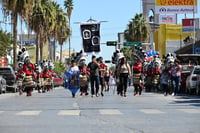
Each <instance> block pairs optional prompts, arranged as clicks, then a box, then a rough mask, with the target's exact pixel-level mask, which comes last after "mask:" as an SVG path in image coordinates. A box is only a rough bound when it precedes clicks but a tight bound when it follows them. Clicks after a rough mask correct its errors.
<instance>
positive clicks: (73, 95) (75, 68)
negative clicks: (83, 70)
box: [69, 60, 79, 98]
mask: <svg viewBox="0 0 200 133" xmlns="http://www.w3.org/2000/svg"><path fill="white" fill-rule="evenodd" d="M69 71H72V72H75V71H79V68H78V66H77V65H76V62H75V61H74V60H72V61H71V67H70V68H69ZM72 97H73V98H74V97H75V94H74V93H72Z"/></svg>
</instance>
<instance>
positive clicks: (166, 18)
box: [159, 15, 177, 24]
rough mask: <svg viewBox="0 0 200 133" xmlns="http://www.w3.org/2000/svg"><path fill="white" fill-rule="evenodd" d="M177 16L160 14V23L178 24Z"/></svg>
mask: <svg viewBox="0 0 200 133" xmlns="http://www.w3.org/2000/svg"><path fill="white" fill-rule="evenodd" d="M176 23H177V17H176V15H160V16H159V24H176Z"/></svg>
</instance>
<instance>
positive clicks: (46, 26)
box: [27, 0, 56, 62]
mask: <svg viewBox="0 0 200 133" xmlns="http://www.w3.org/2000/svg"><path fill="white" fill-rule="evenodd" d="M33 10H34V11H33V13H32V14H31V15H30V16H29V17H28V22H27V23H28V26H29V27H30V28H31V29H32V30H34V31H35V32H36V33H37V37H36V62H38V61H39V60H43V47H44V44H45V43H46V42H47V41H49V42H50V41H51V39H50V37H51V36H50V34H51V32H52V30H53V27H54V26H55V25H56V22H55V20H54V18H55V14H54V7H53V6H52V2H51V1H49V0H38V1H35V4H34V7H33ZM39 52H40V59H39Z"/></svg>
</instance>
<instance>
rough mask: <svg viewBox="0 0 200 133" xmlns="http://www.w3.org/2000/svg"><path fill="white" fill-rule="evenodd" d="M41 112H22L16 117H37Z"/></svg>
mask: <svg viewBox="0 0 200 133" xmlns="http://www.w3.org/2000/svg"><path fill="white" fill-rule="evenodd" d="M40 113H41V111H21V112H19V113H17V114H16V115H24V116H36V115H39V114H40Z"/></svg>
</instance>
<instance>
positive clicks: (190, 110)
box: [178, 109, 200, 114]
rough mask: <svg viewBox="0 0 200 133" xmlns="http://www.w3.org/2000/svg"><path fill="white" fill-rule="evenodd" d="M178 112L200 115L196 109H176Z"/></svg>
mask: <svg viewBox="0 0 200 133" xmlns="http://www.w3.org/2000/svg"><path fill="white" fill-rule="evenodd" d="M178 110H179V111H182V112H185V113H189V114H200V110H198V109H178Z"/></svg>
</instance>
